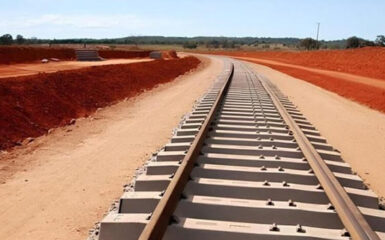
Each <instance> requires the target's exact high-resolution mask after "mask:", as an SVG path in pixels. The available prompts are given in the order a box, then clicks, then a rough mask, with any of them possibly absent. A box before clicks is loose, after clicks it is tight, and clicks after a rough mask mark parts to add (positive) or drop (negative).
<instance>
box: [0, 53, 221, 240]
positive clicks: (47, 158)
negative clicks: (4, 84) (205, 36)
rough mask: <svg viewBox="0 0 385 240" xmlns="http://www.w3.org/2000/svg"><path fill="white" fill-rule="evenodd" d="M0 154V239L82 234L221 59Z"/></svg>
mask: <svg viewBox="0 0 385 240" xmlns="http://www.w3.org/2000/svg"><path fill="white" fill-rule="evenodd" d="M202 61H203V64H204V66H201V67H200V68H199V69H198V70H197V71H195V72H193V73H190V74H188V75H185V76H182V77H180V78H178V79H176V80H175V81H173V82H170V83H167V84H164V85H161V86H159V87H157V88H155V89H153V90H151V91H148V92H146V93H143V94H142V95H140V96H139V97H136V98H134V99H131V100H128V101H124V102H121V103H119V104H116V105H113V106H111V107H107V108H105V109H103V110H101V111H98V112H97V113H95V114H94V115H92V117H90V118H87V119H81V120H79V121H77V122H76V124H75V125H73V126H68V127H64V128H59V129H56V130H55V131H54V132H53V133H51V134H50V135H48V136H44V137H40V138H38V139H36V140H35V141H34V142H33V143H32V144H31V145H29V146H28V147H27V148H25V149H17V150H15V151H12V152H11V153H8V154H0V183H2V184H0V206H1V209H0V226H1V227H0V239H2V240H19V239H20V240H25V239H28V240H41V239H49V240H54V239H57V240H68V239H71V240H84V239H85V238H86V237H87V235H88V230H89V229H90V228H91V227H92V226H93V224H94V223H95V222H97V221H100V219H102V217H103V214H104V213H106V211H107V209H108V206H109V205H110V204H111V203H112V202H113V200H116V199H118V198H119V197H120V196H121V194H122V185H123V184H126V183H128V182H130V180H131V178H132V176H133V175H134V173H135V170H136V168H138V167H140V166H142V165H143V163H144V161H145V160H147V159H148V158H149V156H150V155H151V153H152V152H155V151H156V150H157V149H158V148H160V147H162V146H163V145H164V144H166V143H167V142H168V141H169V138H170V137H171V131H172V129H173V128H174V127H176V126H177V125H178V123H179V121H180V119H181V117H182V116H183V115H184V114H185V113H187V112H190V111H191V107H192V105H193V103H194V101H195V100H196V99H198V98H199V97H200V96H201V95H202V94H203V93H204V92H205V91H206V90H207V89H208V88H209V86H210V85H211V84H212V82H213V80H214V79H215V77H216V76H217V75H218V74H219V73H220V72H221V70H222V67H223V66H222V61H221V60H218V59H215V58H213V59H210V60H209V59H207V58H205V59H203V60H202Z"/></svg>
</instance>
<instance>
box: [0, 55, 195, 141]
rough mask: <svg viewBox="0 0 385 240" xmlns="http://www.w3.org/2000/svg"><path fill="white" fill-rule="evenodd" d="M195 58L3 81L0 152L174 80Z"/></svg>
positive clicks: (93, 68) (71, 71) (186, 70)
mask: <svg viewBox="0 0 385 240" xmlns="http://www.w3.org/2000/svg"><path fill="white" fill-rule="evenodd" d="M199 63H200V61H199V60H198V59H197V58H195V57H186V58H181V59H172V60H155V61H151V62H141V63H132V64H119V65H105V66H97V67H88V68H83V69H80V70H68V71H62V72H56V73H42V74H38V75H32V76H26V77H14V78H3V79H1V80H0V149H7V148H10V147H13V146H15V145H20V144H21V141H23V140H24V139H26V138H28V137H37V136H40V135H43V134H45V133H47V132H48V131H49V129H51V128H54V127H58V126H63V125H66V124H69V123H73V122H74V120H73V119H76V118H79V117H85V116H88V115H89V114H91V113H92V112H94V111H95V110H96V109H97V108H100V107H104V106H107V105H109V104H111V103H114V102H116V101H119V100H122V99H124V98H127V97H132V96H135V95H137V94H140V93H141V92H143V91H145V90H148V89H151V88H153V87H154V86H156V85H157V84H161V83H166V82H169V81H172V80H173V79H175V78H176V77H177V76H179V75H182V74H184V73H186V72H188V71H190V70H192V69H194V68H196V67H197V66H198V65H199Z"/></svg>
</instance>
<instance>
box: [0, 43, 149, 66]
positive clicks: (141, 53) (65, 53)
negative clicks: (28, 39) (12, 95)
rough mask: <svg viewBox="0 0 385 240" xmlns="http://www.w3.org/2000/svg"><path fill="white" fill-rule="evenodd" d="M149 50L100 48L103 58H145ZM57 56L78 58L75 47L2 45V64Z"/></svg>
mask: <svg viewBox="0 0 385 240" xmlns="http://www.w3.org/2000/svg"><path fill="white" fill-rule="evenodd" d="M150 52H151V51H149V50H137V51H124V50H99V55H100V56H101V57H102V58H106V59H113V58H145V57H149V55H150ZM44 58H46V59H49V58H57V59H60V60H74V59H76V55H75V49H72V48H54V47H17V46H9V47H7V46H2V47H1V46H0V64H15V63H28V62H35V61H40V60H42V59H44Z"/></svg>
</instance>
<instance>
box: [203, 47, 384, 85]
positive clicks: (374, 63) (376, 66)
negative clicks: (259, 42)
mask: <svg viewBox="0 0 385 240" xmlns="http://www.w3.org/2000/svg"><path fill="white" fill-rule="evenodd" d="M208 53H210V54H221V55H227V56H237V57H253V58H261V59H268V60H274V61H279V62H284V63H290V64H296V65H301V66H305V67H314V68H319V69H325V70H332V71H339V72H346V73H352V74H356V75H360V76H365V77H372V78H379V79H384V80H385V48H382V47H365V48H358V49H347V50H320V51H298V52H289V51H258V52H252V51H250V52H246V51H211V52H208Z"/></svg>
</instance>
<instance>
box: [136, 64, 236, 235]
mask: <svg viewBox="0 0 385 240" xmlns="http://www.w3.org/2000/svg"><path fill="white" fill-rule="evenodd" d="M233 73H234V65H233V64H231V69H230V74H229V76H228V78H227V79H226V80H225V83H224V84H223V87H222V88H221V90H220V91H219V93H218V96H217V99H216V100H215V102H214V104H213V106H212V108H211V110H210V111H209V114H208V115H207V118H206V120H205V121H204V122H203V124H202V126H201V128H200V130H199V132H198V134H197V135H196V137H195V139H194V141H193V142H192V144H191V147H190V148H189V150H188V152H187V153H186V155H185V157H184V158H183V161H182V163H181V165H180V166H179V168H178V170H177V171H176V173H175V175H174V176H173V178H172V180H171V182H170V184H169V185H168V187H167V189H166V191H165V193H164V195H163V197H162V199H161V200H160V201H159V203H158V205H157V207H156V208H155V210H154V212H153V214H152V216H151V218H150V220H149V222H148V223H147V224H146V226H145V228H144V229H143V232H142V233H141V235H140V236H139V239H140V240H150V239H151V240H155V239H161V238H162V236H163V235H164V233H165V231H166V229H167V226H168V225H169V223H170V221H171V220H172V219H171V218H172V214H173V212H174V211H175V209H176V206H177V204H178V201H179V199H180V198H181V196H182V193H183V189H184V187H185V185H186V183H187V182H188V180H189V178H190V173H191V171H192V169H193V168H194V165H195V163H196V159H197V157H198V156H199V153H200V150H201V148H202V146H203V143H204V141H205V137H206V135H207V133H208V131H209V129H210V124H211V122H212V120H213V119H214V117H215V113H216V112H217V110H218V108H219V106H220V103H221V101H222V99H223V97H224V95H225V93H226V91H227V89H228V87H229V85H230V82H231V79H232V76H233Z"/></svg>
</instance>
